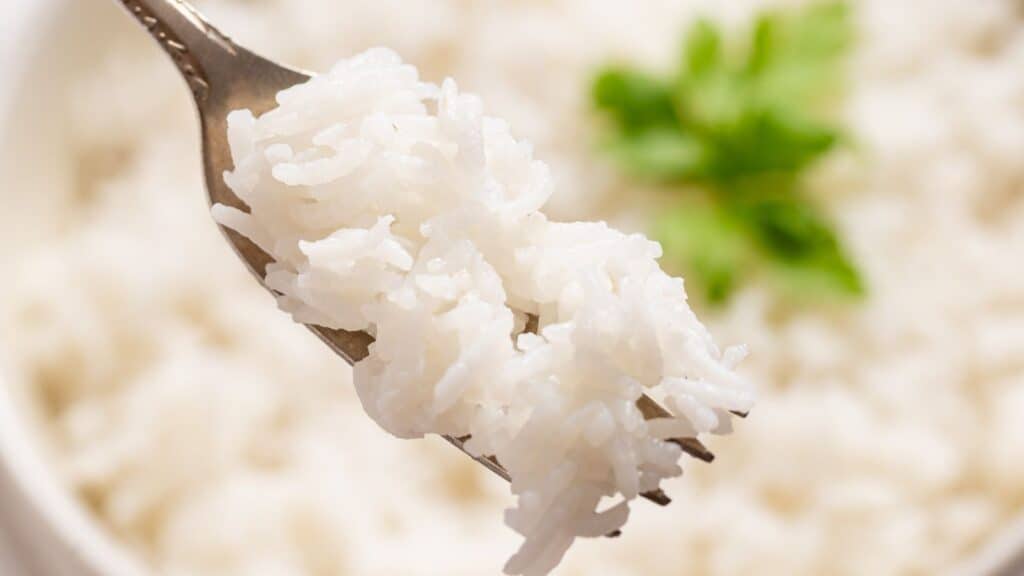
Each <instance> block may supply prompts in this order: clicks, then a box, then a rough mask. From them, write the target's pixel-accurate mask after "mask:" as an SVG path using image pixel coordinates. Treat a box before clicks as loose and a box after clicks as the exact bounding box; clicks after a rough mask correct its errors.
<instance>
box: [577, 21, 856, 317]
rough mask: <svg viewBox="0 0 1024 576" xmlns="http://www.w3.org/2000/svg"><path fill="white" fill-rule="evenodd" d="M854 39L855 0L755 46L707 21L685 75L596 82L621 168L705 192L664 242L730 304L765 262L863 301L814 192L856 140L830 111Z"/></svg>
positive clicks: (758, 37) (682, 207) (710, 293)
mask: <svg viewBox="0 0 1024 576" xmlns="http://www.w3.org/2000/svg"><path fill="white" fill-rule="evenodd" d="M852 38H853V32H852V25H851V23H850V15H849V10H848V8H847V6H846V5H845V4H844V3H842V2H829V3H819V4H813V5H811V6H808V7H805V8H803V9H800V10H798V11H795V12H787V13H783V12H765V13H763V14H761V15H760V16H759V17H758V18H757V19H756V21H755V22H754V24H753V26H752V27H751V30H750V32H749V34H748V37H747V38H746V39H745V41H744V42H741V43H736V42H733V43H727V42H726V40H725V38H724V37H723V34H722V31H721V30H720V29H719V28H718V27H717V26H716V25H715V24H713V23H711V22H710V21H706V20H702V21H699V22H697V23H696V24H694V25H693V27H692V28H691V29H690V30H689V33H688V34H687V35H686V41H685V43H684V49H683V52H682V55H681V58H680V62H679V64H678V67H677V69H676V70H675V71H674V73H672V74H669V75H667V76H658V75H654V74H650V73H646V72H643V71H640V70H636V69H633V68H629V67H610V68H607V69H605V70H603V71H602V72H601V73H600V74H599V75H598V76H597V78H596V79H595V81H594V84H593V87H592V93H593V99H594V103H595V105H596V107H597V109H598V110H599V111H600V112H601V113H602V114H603V115H604V116H606V117H607V118H608V120H609V123H610V124H611V126H612V127H613V130H612V131H611V134H610V135H609V137H608V139H607V141H606V148H607V150H608V152H609V153H610V154H611V155H612V156H613V157H614V158H616V159H617V160H618V162H619V164H621V166H622V167H623V168H624V169H626V170H627V171H628V172H630V173H632V174H634V175H636V176H639V177H643V178H646V179H650V180H655V181H658V182H661V183H664V184H666V185H678V184H687V185H688V186H687V187H686V188H685V189H686V190H688V191H689V190H693V189H694V185H696V188H697V189H699V190H700V192H699V193H688V194H686V195H685V197H682V198H681V199H680V203H679V205H678V206H677V207H676V208H674V209H672V210H671V211H669V212H668V213H666V214H664V215H662V216H661V217H660V218H659V219H658V221H657V222H656V225H655V229H654V233H655V235H656V236H657V237H658V239H659V240H660V241H661V242H662V245H663V246H664V248H665V252H666V256H667V257H668V258H669V259H670V260H672V261H675V262H679V263H681V264H682V266H683V267H684V268H686V269H687V270H688V272H690V273H692V274H693V275H696V276H697V278H698V280H699V281H700V283H701V285H702V286H703V288H704V292H705V295H706V297H707V298H708V299H709V300H710V301H712V302H722V301H724V300H726V299H727V298H728V297H729V295H730V294H731V293H732V291H733V290H734V289H735V288H736V287H737V286H738V284H739V283H740V281H741V280H742V279H743V277H744V276H746V275H747V274H748V273H749V272H750V271H751V270H753V269H756V268H758V267H759V266H758V264H759V263H765V262H768V263H770V264H771V266H768V267H767V268H768V269H770V271H771V272H773V273H774V275H775V276H776V277H777V278H781V279H783V280H785V283H786V285H787V286H789V287H791V288H794V289H796V290H798V291H800V292H803V293H808V292H813V293H820V292H822V291H828V292H834V293H840V294H847V295H859V294H861V293H863V291H864V285H863V281H862V280H861V277H860V274H859V273H858V272H857V269H856V268H855V267H854V265H853V263H852V262H851V261H850V259H849V257H848V256H847V254H846V252H845V251H844V249H843V247H842V245H841V243H840V241H839V239H838V237H837V235H836V233H835V231H834V230H833V228H832V226H831V225H830V224H829V222H828V221H827V220H826V219H825V218H824V216H823V215H822V214H821V213H820V212H819V211H818V210H817V209H816V207H815V206H814V205H813V204H812V203H811V202H810V201H809V200H808V198H807V197H806V195H805V193H804V190H803V186H802V176H803V174H804V173H805V172H806V169H807V168H808V167H810V166H812V165H813V164H814V163H815V162H817V161H818V160H820V159H821V158H822V157H823V156H824V155H825V154H827V153H828V152H830V151H831V150H833V149H834V148H835V147H836V146H837V145H838V144H839V143H840V142H841V140H842V134H841V133H840V131H839V129H838V128H837V127H836V126H834V125H832V124H831V123H830V122H829V121H828V113H827V112H828V109H827V107H828V104H829V102H831V101H834V99H835V98H834V97H835V96H836V93H837V91H838V87H839V86H840V81H841V71H842V61H843V59H844V57H845V55H846V53H847V51H848V48H849V46H850V45H851V42H852Z"/></svg>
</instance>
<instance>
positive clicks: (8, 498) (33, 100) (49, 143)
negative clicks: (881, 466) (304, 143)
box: [0, 0, 1024, 576]
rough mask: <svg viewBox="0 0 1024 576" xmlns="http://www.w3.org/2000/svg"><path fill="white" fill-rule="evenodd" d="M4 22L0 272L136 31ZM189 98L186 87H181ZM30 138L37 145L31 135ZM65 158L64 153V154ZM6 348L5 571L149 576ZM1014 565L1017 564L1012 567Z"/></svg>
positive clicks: (95, 5)
mask: <svg viewBox="0 0 1024 576" xmlns="http://www.w3.org/2000/svg"><path fill="white" fill-rule="evenodd" d="M4 3H5V7H4V16H5V20H4V21H3V22H0V70H4V71H5V73H6V79H4V80H0V120H2V123H0V167H2V168H3V173H4V174H5V175H6V176H7V179H8V182H12V183H13V185H10V186H7V187H5V188H4V189H3V190H2V191H0V197H2V196H3V195H12V196H13V195H16V196H17V197H16V198H0V206H3V207H4V208H3V209H0V270H2V269H3V264H4V263H5V262H10V261H11V259H13V258H16V257H17V251H18V250H19V249H20V248H23V247H24V246H26V245H29V244H31V243H33V242H35V241H37V240H38V239H39V238H42V237H44V236H46V235H47V234H48V233H50V230H47V229H46V227H45V226H44V225H43V223H45V222H46V219H45V218H43V217H41V215H43V214H45V213H46V211H47V210H49V209H51V208H50V207H52V206H55V205H59V204H61V203H62V202H63V195H64V194H66V193H67V191H69V190H70V189H71V187H70V184H69V183H68V182H66V181H65V180H64V174H65V171H63V170H61V166H62V165H64V163H65V162H67V161H68V157H67V156H66V154H67V151H66V150H64V149H62V147H61V146H60V145H54V143H55V142H57V143H59V142H60V141H61V140H62V137H63V133H62V130H64V124H63V123H62V122H60V121H59V118H55V117H54V116H53V115H52V114H47V113H46V112H47V110H53V109H55V107H54V105H53V103H54V102H56V99H57V98H60V97H61V95H62V94H63V93H64V90H63V87H64V86H63V84H64V83H66V78H65V77H64V75H63V74H61V71H62V70H66V69H67V67H69V66H76V65H78V63H84V62H88V61H89V60H90V59H91V58H96V57H97V56H96V55H97V53H98V49H99V47H100V45H101V44H102V42H103V41H104V39H105V38H106V37H107V33H108V32H109V31H110V29H111V28H113V29H115V30H118V31H120V32H121V33H125V30H126V29H127V28H128V27H131V26H133V24H132V23H131V22H129V20H128V19H127V18H123V20H117V19H118V18H121V16H120V15H118V14H117V11H118V10H119V8H118V7H117V6H116V5H115V4H116V2H104V1H103V0H99V1H97V2H81V1H74V0H5V2H4ZM182 90H184V87H182ZM27 135H31V137H26V136H27ZM62 154H63V155H62ZM4 350H5V347H4V346H3V342H2V341H0V573H8V572H10V571H11V570H10V568H9V567H5V565H4V564H3V562H4V558H3V552H4V550H3V542H2V538H3V536H4V533H5V532H6V533H7V537H8V538H9V539H10V541H11V542H13V544H14V546H13V549H14V553H15V555H16V556H17V561H18V562H19V563H20V564H19V566H20V568H19V569H18V570H17V572H16V573H28V574H46V575H52V576H142V575H146V574H148V573H149V571H148V570H147V569H146V568H145V567H144V566H143V565H142V564H141V563H139V562H138V561H136V560H135V559H134V558H133V557H132V556H131V555H130V554H129V553H128V551H127V550H126V549H124V548H123V547H122V546H120V545H119V544H118V543H117V542H116V541H115V540H114V539H113V538H112V537H110V535H108V534H107V533H106V532H105V531H104V530H103V528H102V527H101V526H99V524H98V523H96V522H95V520H94V519H93V518H92V516H91V515H90V514H89V513H88V511H86V510H85V509H84V508H83V507H82V506H81V505H80V503H79V502H78V500H77V499H76V498H74V496H73V495H72V494H71V493H70V492H69V491H68V490H67V489H66V488H65V487H64V486H63V485H62V484H61V483H60V482H59V480H58V479H57V478H55V475H54V474H53V472H52V470H53V469H54V467H53V466H52V465H51V463H50V462H48V459H49V458H48V447H47V444H46V440H45V439H46V433H45V429H44V423H43V422H42V421H41V419H40V418H38V417H37V416H36V414H35V412H34V411H33V407H32V404H31V402H30V401H29V399H28V398H27V394H24V393H23V392H24V390H23V388H22V387H21V386H20V385H19V382H17V381H15V380H14V376H13V374H11V373H10V370H6V371H5V367H9V366H10V364H9V363H8V362H5V361H4V357H3V355H4ZM1014 559H1016V560H1015V561H1014ZM950 574H953V575H956V576H1020V575H1024V518H1022V519H1021V520H1020V521H1019V522H1017V523H1015V524H1014V525H1013V526H1012V527H1010V528H1008V529H1007V530H1005V531H1004V532H1003V533H1002V534H1001V535H1000V536H999V537H997V538H995V539H993V541H992V542H990V543H989V545H988V546H985V547H984V549H983V550H982V551H981V553H980V554H978V555H977V557H975V558H971V559H969V561H967V562H965V563H963V564H962V565H960V566H957V567H953V568H951V570H950Z"/></svg>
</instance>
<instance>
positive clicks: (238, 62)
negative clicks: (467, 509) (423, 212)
mask: <svg viewBox="0 0 1024 576" xmlns="http://www.w3.org/2000/svg"><path fill="white" fill-rule="evenodd" d="M118 1H120V2H121V4H123V5H124V7H125V8H126V9H127V10H128V12H129V13H131V14H132V16H134V17H135V18H136V20H138V21H139V22H140V23H141V24H142V25H143V26H144V27H145V28H146V29H147V30H148V31H149V33H150V35H151V36H152V37H153V38H154V39H155V40H156V41H157V42H158V43H159V44H160V46H161V47H162V48H163V49H164V51H165V52H167V54H168V55H170V57H171V59H172V60H173V61H174V63H175V65H176V66H177V68H178V72H180V73H181V75H182V77H184V79H185V81H186V82H187V83H188V87H189V88H190V89H191V91H192V96H193V98H194V99H195V104H196V109H197V110H198V112H199V121H200V124H201V126H202V145H203V171H204V175H205V178H206V191H207V194H208V196H209V200H210V203H211V204H225V205H228V206H234V207H236V208H239V209H241V210H245V211H248V208H247V207H246V206H245V204H244V203H242V201H241V200H239V199H238V198H237V197H236V196H235V195H234V193H233V192H232V191H231V190H230V189H229V188H228V187H227V184H225V183H224V178H223V174H224V172H225V171H227V170H231V169H232V168H233V164H232V161H231V151H230V149H229V147H228V141H227V115H228V113H229V112H231V111H232V110H237V109H242V108H248V109H249V110H252V112H253V113H254V114H257V115H259V114H262V113H264V112H267V111H269V110H270V109H272V108H274V107H275V106H276V101H275V99H274V96H275V95H276V94H277V93H278V92H280V91H281V90H284V89H285V88H288V87H291V86H294V85H296V84H299V83H302V82H305V81H306V80H308V79H309V78H310V76H309V75H308V74H305V73H303V72H300V71H297V70H294V69H291V68H288V67H286V66H282V65H280V64H277V63H275V62H271V61H270V60H267V59H266V58H263V57H261V56H258V55H256V54H254V53H253V52H251V51H249V50H247V49H245V48H243V47H241V46H239V45H237V44H235V43H234V42H232V41H231V39H230V38H228V37H227V36H225V35H224V34H222V33H221V32H220V31H218V30H217V29H216V28H214V27H213V26H212V25H210V23H209V22H207V21H206V20H205V19H204V18H203V17H202V16H201V15H200V14H199V12H197V11H196V10H195V9H194V8H193V7H192V6H191V5H189V4H188V3H187V2H185V1H184V0H118ZM221 232H223V233H224V236H225V238H226V239H227V240H228V242H230V243H231V246H232V247H233V248H234V249H235V252H236V253H237V254H238V256H239V257H241V259H242V261H243V262H245V264H246V266H247V267H248V268H249V271H250V272H252V273H253V275H254V276H256V278H257V279H258V280H260V282H261V283H262V282H263V279H264V271H265V269H266V266H267V264H268V263H270V262H272V259H271V257H270V256H269V255H268V254H267V253H265V252H264V251H263V250H261V249H260V248H258V247H257V246H256V245H255V244H253V243H252V242H250V241H249V240H248V239H247V238H245V237H243V236H241V235H239V234H238V233H236V232H235V231H233V230H230V229H227V228H224V227H221ZM531 324H533V325H534V326H535V325H536V322H531ZM307 327H308V328H309V329H310V330H312V331H313V333H314V334H316V335H317V336H319V337H320V339H321V340H323V342H324V343H325V344H327V346H329V347H330V348H331V349H332V350H334V352H336V353H337V354H338V355H340V356H341V357H342V358H344V359H345V360H346V361H347V362H348V363H349V364H355V363H356V362H358V361H360V360H362V359H363V358H366V356H368V355H369V347H370V345H371V344H372V343H373V337H372V336H370V335H369V334H367V333H365V332H347V331H345V330H332V329H328V328H324V327H322V326H313V325H307ZM637 406H638V407H639V408H640V410H641V412H642V413H643V415H644V417H645V418H647V419H651V418H660V417H665V416H668V415H669V412H668V411H667V410H665V409H664V408H663V407H661V406H660V405H658V404H657V403H656V402H655V401H654V400H652V399H651V398H649V397H648V396H643V397H641V398H640V400H639V401H638V402H637ZM738 415H739V416H743V414H738ZM444 438H445V440H447V441H448V442H450V443H452V444H453V445H454V446H455V447H457V448H458V449H460V450H462V451H463V452H464V453H465V454H466V455H467V456H469V457H470V458H472V459H474V460H476V461H477V462H479V463H480V464H482V465H483V466H484V467H485V468H487V469H488V470H490V471H492V472H494V473H495V474H497V475H499V476H501V477H502V478H504V479H505V480H509V474H508V471H507V470H505V468H504V467H503V466H502V465H501V464H500V463H499V462H498V461H497V460H496V459H494V458H493V457H486V456H475V455H473V454H470V453H469V452H468V451H467V450H466V449H465V446H464V445H465V442H466V440H468V439H469V437H468V436H464V437H460V438H455V437H451V436H445V437H444ZM671 442H673V443H675V444H677V445H678V446H679V447H680V448H682V450H683V451H684V452H686V453H687V454H689V455H690V456H693V457H694V458H697V459H700V460H703V461H705V462H711V461H712V460H713V459H714V455H713V454H712V453H711V452H710V451H709V450H708V449H707V448H705V447H704V445H703V444H701V443H700V441H699V440H697V439H696V438H676V439H673V440H671ZM643 496H644V497H645V498H647V499H648V500H650V501H652V502H655V503H657V504H660V505H662V506H664V505H667V504H668V503H669V502H670V500H669V498H668V496H666V495H665V493H664V492H662V491H661V490H660V489H659V490H654V491H651V492H646V493H644V494H643ZM615 535H617V534H616V533H613V534H609V536H615Z"/></svg>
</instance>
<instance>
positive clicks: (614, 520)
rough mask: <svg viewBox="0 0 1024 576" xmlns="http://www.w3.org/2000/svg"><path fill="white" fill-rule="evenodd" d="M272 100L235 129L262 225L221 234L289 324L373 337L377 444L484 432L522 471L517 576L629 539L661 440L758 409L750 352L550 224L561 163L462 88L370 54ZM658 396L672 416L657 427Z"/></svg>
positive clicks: (681, 295)
mask: <svg viewBox="0 0 1024 576" xmlns="http://www.w3.org/2000/svg"><path fill="white" fill-rule="evenodd" d="M277 102H278V107H277V108H275V109H273V110H271V111H270V112H267V113H266V114H264V115H262V116H260V117H259V118H255V117H254V116H253V114H252V113H251V112H250V111H248V110H244V111H235V112H232V113H231V114H230V115H229V116H228V136H229V140H230V144H231V152H232V157H233V160H234V165H235V168H234V170H233V171H231V172H228V173H227V174H225V176H224V177H225V181H226V182H227V183H228V185H229V186H230V187H231V189H232V190H233V191H234V192H235V193H236V194H237V195H238V197H239V198H240V199H241V200H242V201H243V202H245V204H246V205H247V207H248V209H249V210H248V212H243V211H241V210H238V209H236V208H231V207H227V206H224V205H215V206H214V207H213V213H214V216H215V218H216V219H217V220H218V221H220V222H221V223H222V224H224V225H226V226H229V227H231V228H234V229H235V230H236V231H238V232H241V233H242V234H244V235H245V236H247V237H249V238H250V239H251V240H253V241H254V242H255V243H256V244H257V245H259V246H260V247H261V248H262V249H263V250H264V251H265V252H267V253H268V254H270V255H271V256H272V257H273V258H274V260H275V262H274V263H273V264H270V265H269V266H268V267H267V270H266V279H265V283H266V284H267V286H268V287H269V288H271V289H272V290H274V291H275V292H278V293H279V294H280V297H279V298H278V302H279V303H280V306H281V308H282V309H284V310H286V311H288V312H290V313H291V314H292V316H293V317H294V318H295V320H296V321H298V322H302V323H306V324H314V325H318V326H324V327H327V328H333V329H342V330H350V331H366V332H369V333H370V334H372V335H374V337H375V342H374V343H373V344H372V345H371V346H370V354H369V356H368V357H367V358H365V359H362V360H360V361H359V362H357V363H356V365H355V386H356V390H358V392H359V397H360V399H361V400H362V403H363V406H364V407H365V408H366V411H367V413H369V414H370V416H372V417H373V418H374V420H376V421H377V422H378V423H379V424H380V425H381V426H382V427H383V428H385V429H386V430H388V431H389V432H391V433H392V434H395V435H396V436H399V437H403V438H419V437H422V436H423V435H425V434H431V433H433V434H446V435H449V436H453V437H456V438H461V437H463V436H467V435H471V436H472V439H471V440H470V441H469V442H467V443H466V448H467V449H468V450H469V451H470V452H472V453H473V454H474V455H476V456H496V457H497V458H498V460H499V461H500V462H501V463H502V465H503V466H504V467H505V468H506V469H507V470H508V471H509V475H510V476H511V482H512V491H513V492H514V493H515V494H516V495H517V496H518V501H517V505H516V507H515V508H513V509H511V510H509V511H508V513H507V514H506V516H505V521H506V522H507V523H508V525H509V526H510V527H512V528H513V529H515V530H516V531H517V532H519V533H520V534H522V535H523V537H524V538H525V542H524V543H523V545H522V547H521V548H520V549H519V552H518V553H517V554H516V555H515V556H513V557H512V559H511V560H510V561H509V562H508V564H507V565H506V567H505V570H506V572H508V573H510V574H526V575H529V576H533V575H543V574H547V573H549V572H550V571H551V570H553V569H554V567H555V566H556V565H557V564H558V562H559V561H560V560H561V558H562V556H563V555H564V554H565V552H566V550H567V549H568V548H569V546H570V544H572V542H573V540H575V539H576V538H578V537H582V536H586V537H600V536H603V535H605V534H608V533H610V532H613V531H615V530H618V529H619V528H621V527H622V526H623V524H625V522H626V518H627V516H628V513H629V508H628V503H629V501H630V500H633V499H635V498H637V497H638V496H639V495H640V494H641V493H643V492H646V491H650V490H656V489H658V486H659V484H660V483H661V481H662V480H663V479H665V478H670V477H673V476H678V475H679V474H681V473H682V469H681V468H680V466H679V465H678V464H677V461H678V460H679V459H680V456H681V454H682V451H681V449H680V447H679V446H678V445H675V444H672V443H669V442H667V439H668V438H672V437H684V438H692V437H696V436H697V435H700V434H705V433H710V432H728V431H729V430H730V429H731V428H730V426H729V418H730V416H729V412H730V411H739V412H748V411H749V410H750V408H751V407H752V403H753V393H752V389H751V388H750V386H749V384H748V383H746V382H744V381H743V379H741V378H740V377H739V376H737V375H736V374H735V373H734V372H733V371H732V368H733V366H732V365H733V364H734V363H735V362H736V361H738V360H739V359H740V358H741V357H742V356H743V355H744V354H745V352H744V351H743V350H742V349H740V348H734V349H730V350H727V351H726V352H725V353H724V354H722V353H721V352H719V350H718V348H716V347H715V345H714V343H713V342H712V341H711V337H710V335H709V334H708V332H707V330H706V329H705V328H704V326H703V325H701V324H700V323H699V322H698V320H697V318H696V316H694V314H693V312H692V311H691V310H690V307H689V306H688V305H687V302H686V293H685V291H684V289H683V282H682V280H680V279H677V278H672V277H670V276H668V275H667V274H665V273H664V272H662V271H661V269H660V268H659V267H658V265H657V263H656V261H655V259H656V258H658V257H659V256H661V248H660V247H659V246H658V245H657V244H656V243H653V242H651V241H649V240H647V239H646V238H644V237H643V236H641V235H626V234H623V233H621V232H618V231H616V230H614V229H611V228H609V227H608V226H607V225H606V224H604V223H586V222H575V223H560V222H553V221H550V220H548V218H547V217H546V216H544V215H543V214H542V213H541V212H540V211H539V210H540V209H541V208H542V207H543V205H544V203H545V202H547V200H548V197H549V196H550V194H551V178H550V176H549V174H548V168H547V166H546V165H544V164H543V163H541V162H539V161H536V160H534V159H533V158H532V148H531V147H530V146H529V145H528V144H526V143H524V142H520V141H517V140H515V139H514V138H513V137H512V136H511V134H510V132H509V126H508V125H507V124H506V123H505V122H504V121H503V120H499V119H497V118H492V117H488V116H485V115H484V114H483V105H482V103H481V101H480V99H479V98H477V97H476V96H473V95H469V94H462V93H459V91H458V89H457V88H456V86H455V82H454V81H453V80H451V79H449V80H446V81H445V82H444V84H442V85H441V86H437V85H434V84H429V83H425V82H421V81H420V79H419V74H418V72H417V70H416V68H414V67H412V66H409V65H407V64H404V63H402V61H401V60H400V58H399V57H398V55H397V54H395V53H394V52H392V51H390V50H387V49H373V50H369V51H367V52H365V53H363V54H360V55H358V56H355V57H353V58H351V59H346V60H342V61H340V62H338V63H337V64H336V65H335V66H334V67H333V68H332V69H331V71H330V72H329V73H327V74H324V75H320V76H316V77H314V78H312V79H311V80H309V81H308V82H306V83H304V84H301V85H298V86H295V87H292V88H289V89H287V90H284V91H282V92H281V93H280V94H278V95H277ZM528 316H534V317H536V319H537V329H536V331H535V333H533V332H527V331H526V329H525V328H526V325H527V322H528V320H527V318H528ZM645 392H648V393H651V394H653V395H656V396H657V397H658V398H659V399H661V400H662V402H663V404H664V405H665V407H667V408H668V410H669V411H670V412H671V417H665V418H659V419H656V420H653V421H651V423H650V424H648V423H647V422H645V421H644V416H643V414H642V413H641V412H640V409H639V408H638V407H637V405H636V402H637V401H638V400H639V399H640V397H641V395H642V394H644V393H645ZM381 473H387V471H386V470H381ZM619 497H621V501H620V502H616V503H614V504H613V505H611V506H610V507H608V508H607V509H606V510H603V511H600V512H598V505H599V504H600V503H601V501H602V499H603V498H615V499H616V500H620V498H619Z"/></svg>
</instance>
